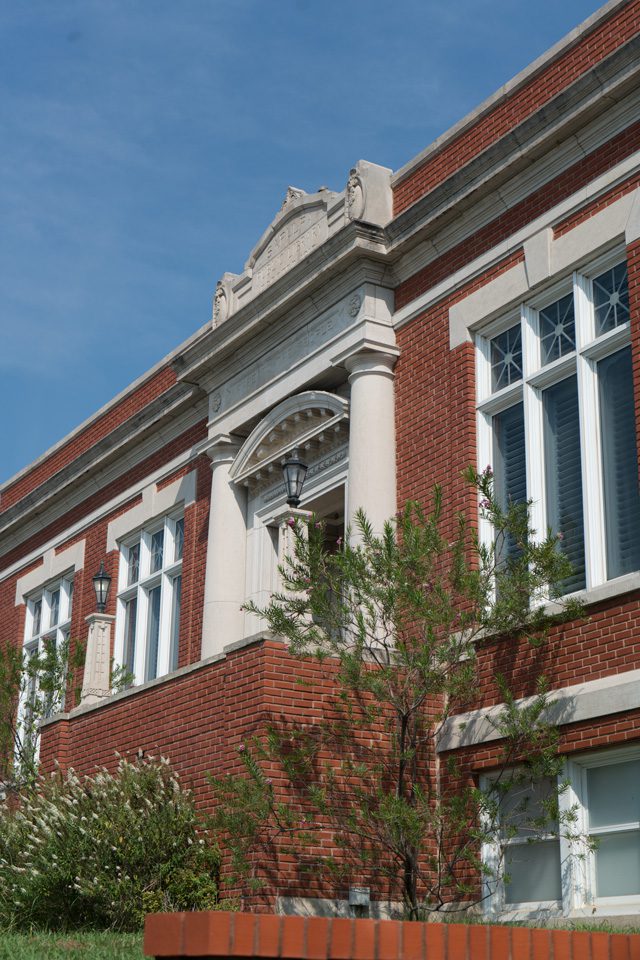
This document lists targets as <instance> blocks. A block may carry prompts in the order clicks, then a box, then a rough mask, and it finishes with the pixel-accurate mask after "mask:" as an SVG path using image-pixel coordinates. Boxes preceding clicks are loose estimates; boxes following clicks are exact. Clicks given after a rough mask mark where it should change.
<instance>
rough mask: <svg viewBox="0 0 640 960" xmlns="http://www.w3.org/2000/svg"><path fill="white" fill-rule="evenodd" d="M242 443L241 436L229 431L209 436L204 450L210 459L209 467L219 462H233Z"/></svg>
mask: <svg viewBox="0 0 640 960" xmlns="http://www.w3.org/2000/svg"><path fill="white" fill-rule="evenodd" d="M243 443H244V440H243V439H242V437H236V436H234V435H233V434H229V433H217V434H216V435H215V436H213V437H211V438H210V439H209V441H208V443H207V446H206V447H205V450H204V452H205V453H206V454H207V456H208V457H209V459H210V460H211V468H212V469H213V467H215V466H217V465H218V464H219V463H233V461H234V460H235V458H236V456H237V455H238V451H239V450H240V447H241V446H242V444H243Z"/></svg>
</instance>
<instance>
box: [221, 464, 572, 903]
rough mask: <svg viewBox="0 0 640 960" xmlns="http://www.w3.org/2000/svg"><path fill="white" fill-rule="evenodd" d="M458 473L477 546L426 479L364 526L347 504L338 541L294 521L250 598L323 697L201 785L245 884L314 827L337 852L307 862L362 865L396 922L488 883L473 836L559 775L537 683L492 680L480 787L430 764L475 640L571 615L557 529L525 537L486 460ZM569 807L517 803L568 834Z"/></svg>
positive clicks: (467, 674) (340, 871)
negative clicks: (276, 573)
mask: <svg viewBox="0 0 640 960" xmlns="http://www.w3.org/2000/svg"><path fill="white" fill-rule="evenodd" d="M467 480H468V481H469V482H470V483H471V484H472V486H473V488H474V489H475V490H477V492H478V494H479V501H480V511H481V516H482V518H483V520H486V521H487V522H488V523H489V524H490V525H491V529H492V530H493V539H492V540H491V542H489V543H487V542H484V541H483V540H481V539H480V537H479V535H478V532H477V530H476V528H475V526H474V525H473V524H469V522H468V520H467V519H466V518H465V516H464V515H463V514H460V515H458V516H457V517H456V518H455V520H454V521H453V522H452V521H451V519H450V518H449V519H448V520H447V519H446V518H445V516H444V513H443V499H442V493H441V490H440V489H439V488H436V489H435V491H434V495H433V502H432V505H431V507H430V509H429V510H428V511H425V510H423V508H422V507H421V506H420V505H419V504H417V503H409V504H407V506H406V507H405V509H404V511H403V512H402V513H401V514H400V515H399V516H398V517H397V519H396V520H395V521H394V522H389V523H387V524H386V525H385V527H384V531H383V532H382V534H381V535H379V536H378V535H376V534H375V532H374V531H373V529H372V527H371V524H370V523H369V522H368V520H367V518H366V516H365V515H364V513H362V512H361V513H359V514H358V515H357V518H356V530H355V531H353V533H354V534H355V536H352V535H351V534H349V533H348V534H347V536H346V542H345V543H344V544H342V545H341V549H339V550H338V551H335V550H331V549H328V547H327V545H326V543H325V539H324V534H323V527H322V524H321V523H318V522H315V521H313V520H311V521H310V522H309V523H303V522H300V521H295V523H294V521H292V524H294V543H295V549H294V552H293V556H291V557H289V558H288V559H287V560H286V562H285V564H284V566H283V567H282V568H281V570H280V576H281V584H282V589H281V590H280V592H278V593H277V594H275V595H274V596H273V597H272V599H271V602H270V603H269V604H268V605H267V606H265V607H258V606H256V605H255V604H250V605H248V609H249V610H251V612H253V613H256V614H259V615H260V616H261V617H262V618H263V619H264V620H265V621H266V623H267V625H268V627H269V629H270V630H271V631H273V633H274V634H275V635H276V636H278V637H281V638H283V639H284V640H285V641H286V642H287V644H288V646H289V651H290V653H291V655H292V656H293V657H296V658H303V659H304V658H312V659H313V660H315V661H317V662H319V663H322V664H324V665H325V668H324V669H325V671H332V675H333V676H334V678H335V698H334V702H333V704H332V706H331V708H330V709H328V710H327V711H326V715H325V717H324V719H323V720H322V722H320V723H315V724H313V723H309V724H304V722H303V723H296V724H281V723H280V724H275V723H274V724H272V725H270V727H269V728H268V730H267V732H266V735H265V736H264V737H262V738H257V739H255V740H253V741H252V742H250V743H247V744H243V745H242V747H241V750H240V753H241V757H242V761H243V765H244V771H243V774H242V775H240V776H227V777H222V778H217V779H213V780H212V783H213V788H214V792H215V795H216V798H217V801H218V804H217V812H216V814H215V816H214V826H215V828H216V829H217V830H218V831H219V832H220V835H221V836H222V837H223V838H224V842H225V843H226V845H227V847H228V848H229V850H230V852H231V857H232V863H233V865H234V868H235V871H236V874H237V875H239V876H244V877H247V876H248V877H249V879H250V882H251V883H252V884H254V885H256V886H257V885H258V884H259V883H260V873H261V867H260V866H259V864H264V863H265V861H266V858H267V855H268V854H270V853H274V851H275V850H276V849H278V848H279V849H280V850H281V851H282V850H287V851H293V852H295V853H296V854H297V856H298V859H299V862H302V856H303V854H302V851H303V850H304V849H305V847H306V848H308V846H309V844H310V843H313V845H314V846H316V847H317V846H319V845H320V839H319V836H318V835H319V832H320V831H323V833H324V835H325V836H326V834H327V832H328V833H329V834H330V835H331V836H332V837H333V845H334V846H335V847H337V848H338V849H339V851H340V854H339V855H338V856H325V857H317V858H314V859H313V861H311V862H310V863H308V867H309V869H310V870H313V871H314V872H317V870H318V869H319V868H320V867H324V868H326V869H327V870H329V871H330V872H333V873H334V874H336V875H339V876H341V877H342V879H343V880H344V879H345V876H349V877H352V878H353V877H357V878H362V877H363V876H365V877H366V876H371V875H373V873H374V872H375V875H376V877H377V878H378V880H379V879H380V878H381V877H384V878H386V880H387V889H388V891H389V895H390V896H391V897H392V898H393V899H396V898H397V899H401V900H402V902H403V903H404V907H405V914H406V915H407V916H409V917H411V918H417V917H421V916H424V915H425V914H426V913H427V912H429V911H433V910H440V909H443V908H444V907H445V906H447V905H451V904H453V903H461V902H464V903H466V904H470V903H471V902H474V901H476V902H477V900H478V899H479V898H480V897H481V896H482V893H481V892H480V891H479V885H478V877H479V876H480V875H484V877H485V880H486V881H487V882H488V883H489V884H490V883H491V882H492V881H493V880H494V879H495V875H496V873H497V872H499V871H500V870H501V869H502V866H501V865H500V864H494V866H493V868H490V867H489V866H488V865H487V864H485V863H482V862H481V861H480V848H481V845H482V844H483V843H484V842H488V841H490V840H493V839H495V836H496V831H497V830H498V829H500V830H501V831H502V836H503V837H506V836H509V835H510V833H513V832H514V831H516V830H518V829H521V828H522V823H523V816H524V815H526V811H527V809H528V798H529V795H530V787H531V785H532V784H534V783H541V782H542V783H544V782H551V780H552V779H553V778H555V777H556V776H557V774H558V772H559V769H560V764H561V761H560V758H559V757H558V753H557V748H556V741H557V734H556V730H555V729H554V727H553V726H551V725H550V724H548V723H546V722H545V709H546V707H547V693H546V685H545V682H544V679H543V678H540V679H539V680H538V684H537V688H536V691H535V694H534V695H533V697H532V699H530V701H528V702H527V703H526V704H525V705H519V704H518V703H516V700H515V699H514V697H513V696H511V695H510V693H509V691H508V690H507V688H506V685H504V684H503V694H504V702H505V706H504V708H503V709H502V711H501V714H500V716H499V718H498V719H497V720H496V721H495V722H496V725H497V727H498V732H499V735H500V738H501V743H502V759H501V764H500V769H499V770H498V771H496V775H495V776H494V777H493V779H492V780H491V782H490V784H489V785H488V787H486V788H485V789H484V790H480V789H479V788H478V787H477V786H476V785H474V784H470V783H469V782H468V780H466V779H465V778H464V777H463V776H461V771H459V770H458V769H457V768H456V765H455V763H449V764H448V767H447V770H446V771H443V770H441V769H440V762H439V760H438V755H437V751H436V745H437V742H438V739H439V737H440V736H441V733H442V730H443V726H444V725H445V724H446V723H447V721H448V720H449V719H450V718H451V717H452V716H453V715H454V714H455V713H459V712H461V710H463V709H464V708H465V706H468V705H471V704H473V703H474V701H475V695H476V692H477V684H478V662H479V657H480V656H481V649H482V644H483V641H484V640H485V639H486V638H487V637H495V636H496V635H501V636H504V637H505V642H510V641H511V642H516V641H517V642H521V641H522V640H523V639H525V638H526V640H528V641H529V642H530V643H531V644H535V645H539V644H542V643H543V642H544V640H545V637H546V635H547V632H548V630H549V628H550V627H551V626H552V625H554V624H556V623H558V622H561V621H566V620H570V619H573V618H575V617H577V616H580V615H581V613H582V610H581V607H580V604H579V603H578V602H577V601H575V600H574V599H571V598H563V597H562V592H563V583H564V582H565V581H566V579H567V577H568V576H569V574H570V564H569V562H568V560H567V558H566V557H565V556H564V555H563V553H562V544H561V542H559V539H558V538H556V537H552V536H550V535H548V536H547V537H546V538H544V539H541V538H539V537H537V536H536V534H535V531H533V530H532V529H531V527H530V523H529V510H528V505H527V504H509V505H508V506H507V507H503V506H502V505H501V504H499V503H498V502H497V500H496V498H495V496H494V493H493V482H492V481H493V478H492V474H491V470H490V469H487V470H486V471H485V472H484V473H481V474H479V473H476V472H475V471H472V470H470V471H469V472H468V475H467ZM272 779H273V780H275V781H277V786H276V785H274V783H273V782H272ZM572 819H573V817H572V814H571V812H569V813H568V814H565V815H564V817H560V818H559V817H558V804H557V795H556V792H555V790H553V791H550V792H549V794H548V796H545V797H544V798H542V801H541V802H540V803H538V804H537V805H536V807H535V810H532V811H531V813H530V815H529V826H528V835H529V837H530V838H531V839H535V835H536V831H537V832H539V831H540V830H542V829H543V828H544V829H545V830H546V831H549V830H550V829H556V830H563V831H566V832H567V833H569V834H570V833H571V832H572V830H573V824H572V822H571V821H572ZM558 821H560V822H558ZM554 822H555V823H556V826H555V827H552V824H553V823H554ZM498 824H500V826H498ZM258 853H259V855H258ZM262 872H263V871H262Z"/></svg>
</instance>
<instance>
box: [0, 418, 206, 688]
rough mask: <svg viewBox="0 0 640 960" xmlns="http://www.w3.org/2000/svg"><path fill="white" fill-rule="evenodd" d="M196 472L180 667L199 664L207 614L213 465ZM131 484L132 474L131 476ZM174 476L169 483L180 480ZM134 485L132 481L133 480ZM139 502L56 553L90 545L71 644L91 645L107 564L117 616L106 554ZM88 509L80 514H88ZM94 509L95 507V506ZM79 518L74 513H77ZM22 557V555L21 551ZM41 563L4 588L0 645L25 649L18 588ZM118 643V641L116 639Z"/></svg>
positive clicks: (197, 464) (114, 572) (114, 570)
mask: <svg viewBox="0 0 640 960" xmlns="http://www.w3.org/2000/svg"><path fill="white" fill-rule="evenodd" d="M202 430H203V427H202V425H199V427H198V428H197V431H198V434H199V433H201V432H202ZM185 439H186V440H187V441H188V445H190V444H191V442H192V439H193V438H192V437H191V436H188V437H186V438H185ZM163 456H166V458H167V459H171V458H172V457H173V456H175V451H174V450H173V449H167V450H166V451H165V452H164V453H163V451H159V452H158V454H157V455H156V456H155V457H154V459H153V463H154V464H156V465H157V463H159V462H160V461H161V459H162V457H163ZM192 470H196V471H197V478H196V499H195V502H194V503H192V504H190V505H189V506H187V507H186V508H185V539H184V554H183V560H182V570H183V592H182V616H181V620H180V638H179V664H180V666H184V665H185V664H188V663H192V662H194V661H197V660H199V659H200V641H201V635H202V608H203V594H204V569H205V562H206V548H207V527H208V518H209V498H210V493H211V469H210V460H209V458H208V457H207V456H200V457H198V458H197V459H196V460H195V461H192V462H190V463H189V464H188V465H186V466H185V467H184V468H183V470H182V471H180V472H181V473H186V472H189V471H192ZM128 476H129V478H130V479H131V478H132V474H129V475H128ZM176 478H177V476H176V475H175V474H174V475H172V477H171V478H170V479H176ZM131 482H133V480H132V479H131ZM116 488H117V485H116V484H113V485H112V486H110V487H109V488H107V489H106V490H105V491H104V499H106V500H108V499H110V498H111V496H113V495H114V493H115V489H116ZM139 500H140V497H139V496H138V497H134V498H132V499H131V500H129V501H127V502H126V503H124V504H122V505H121V506H120V507H118V508H117V509H116V510H113V511H111V512H110V513H108V514H106V515H105V516H103V517H102V518H101V519H100V520H99V521H97V522H95V523H92V524H90V525H89V526H87V527H85V528H84V529H83V530H82V531H81V532H80V533H78V534H77V535H76V536H75V537H74V538H72V539H69V540H67V541H65V542H64V543H62V544H61V545H60V546H59V547H58V548H57V551H56V552H57V553H59V552H61V551H63V550H65V549H66V548H67V547H68V546H70V545H71V544H72V543H75V542H77V541H78V540H84V541H85V556H84V567H83V569H82V570H79V571H77V572H76V574H75V576H74V597H73V611H72V620H71V637H72V639H81V640H84V639H86V635H87V625H86V622H85V617H87V616H88V615H89V614H90V613H94V612H95V593H94V590H93V584H92V582H91V578H92V577H93V575H94V573H96V571H97V570H98V568H99V567H100V563H101V561H103V560H104V561H105V567H106V569H107V571H108V573H109V574H110V575H111V577H112V578H113V579H112V586H111V591H110V594H109V601H108V606H107V613H110V614H115V610H116V589H117V587H116V585H117V581H118V552H117V550H113V551H111V553H109V554H107V552H106V549H107V528H108V526H109V523H111V521H112V520H114V519H115V518H116V517H118V516H120V515H121V514H122V513H124V512H126V511H127V510H129V509H131V507H132V506H134V505H135V504H136V503H137V502H139ZM88 506H89V505H87V504H85V505H83V508H80V510H79V512H80V514H81V512H82V509H84V511H85V512H87V509H88ZM90 506H91V508H92V509H93V508H94V506H95V502H93V503H92V504H91V505H90ZM74 515H75V511H74ZM16 553H18V551H16ZM41 563H42V561H41V560H40V561H38V562H36V563H33V564H31V565H30V566H29V567H25V568H22V569H20V570H19V571H18V572H17V573H15V574H13V575H12V576H11V577H8V578H6V579H5V580H3V581H1V582H0V618H1V619H2V623H3V624H4V633H3V636H2V637H1V638H0V643H13V644H14V645H16V646H20V645H21V644H22V642H23V639H24V620H25V606H24V604H20V605H19V606H17V607H16V606H15V593H16V582H17V580H18V579H20V578H21V577H22V576H24V575H25V573H26V572H28V571H29V570H31V569H37V567H38V566H40V565H41ZM112 640H113V637H112ZM81 683H82V676H81V671H79V672H78V675H77V676H76V678H75V683H72V684H71V687H70V690H69V692H68V697H69V699H68V704H69V705H71V704H72V703H73V690H74V688H75V686H78V685H81Z"/></svg>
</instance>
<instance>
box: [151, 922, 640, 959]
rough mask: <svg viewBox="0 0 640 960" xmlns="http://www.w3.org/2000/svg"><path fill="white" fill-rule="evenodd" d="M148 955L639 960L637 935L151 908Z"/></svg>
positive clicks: (639, 941) (175, 956)
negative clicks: (171, 910) (163, 910)
mask: <svg viewBox="0 0 640 960" xmlns="http://www.w3.org/2000/svg"><path fill="white" fill-rule="evenodd" d="M144 952H145V954H146V955H147V956H149V957H174V958H177V957H229V958H231V957H235V958H246V960H249V958H251V957H256V958H257V957H264V958H282V960H640V934H624V933H614V934H608V933H586V932H583V931H580V932H577V931H570V930H538V929H533V928H528V927H501V926H485V925H477V926H474V925H463V924H441V923H412V922H401V921H397V920H348V919H338V918H336V919H329V918H326V917H276V916H266V915H256V914H251V913H221V912H220V913H157V914H152V915H151V916H149V917H147V921H146V924H145V933H144Z"/></svg>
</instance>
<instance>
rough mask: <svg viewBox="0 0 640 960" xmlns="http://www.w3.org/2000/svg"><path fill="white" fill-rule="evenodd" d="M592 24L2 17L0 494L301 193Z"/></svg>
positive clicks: (173, 334) (523, 16)
mask: <svg viewBox="0 0 640 960" xmlns="http://www.w3.org/2000/svg"><path fill="white" fill-rule="evenodd" d="M595 9H596V5H595V3H594V0H563V2H562V3H558V0H533V2H532V0H450V2H448V3H446V2H444V3H443V2H437V3H435V2H431V0H395V2H394V3H390V2H389V0H358V2H356V0H324V2H320V0H28V2H20V0H4V2H0V132H1V137H2V148H1V149H0V482H2V481H3V480H5V479H7V478H8V477H10V476H11V475H13V474H14V473H16V472H17V471H18V470H20V469H21V468H22V467H23V466H25V465H26V464H27V463H29V462H30V461H31V460H33V459H35V458H36V457H37V456H39V455H40V454H41V453H43V452H44V451H45V449H46V448H47V447H49V446H51V445H52V444H53V443H55V442H56V441H58V440H59V439H60V438H61V437H63V436H64V435H65V434H66V433H67V432H68V431H70V430H72V429H73V428H74V427H75V426H77V425H78V424H79V423H80V422H81V421H83V420H84V419H85V418H86V417H88V416H90V414H91V413H93V412H94V411H95V410H96V409H98V408H99V407H100V406H101V405H102V404H104V403H106V402H107V401H108V400H109V399H110V398H111V397H112V396H114V395H115V394H116V393H118V392H119V391H120V390H122V389H123V388H124V387H125V386H126V385H127V384H128V383H130V382H131V381H132V380H133V379H135V378H136V377H138V376H139V375H140V374H142V373H143V372H144V371H145V370H146V369H148V368H149V367H150V366H152V365H153V364H154V363H156V362H157V361H158V360H159V359H161V358H162V357H163V356H164V355H165V354H167V353H168V352H169V351H170V350H172V349H173V348H174V347H175V346H177V345H178V344H179V343H180V342H181V341H182V340H184V339H186V338H187V337H188V336H189V335H190V334H191V333H193V332H194V331H195V330H196V329H198V327H200V326H201V325H202V324H203V323H205V322H206V321H207V320H208V319H209V317H210V315H211V297H212V294H213V291H214V287H215V283H216V280H217V279H218V278H219V277H220V276H221V274H222V273H223V272H224V271H225V270H229V271H232V272H239V271H240V270H241V269H242V267H243V264H244V261H245V259H246V257H247V256H248V254H249V252H250V250H251V248H252V247H253V245H254V244H255V242H256V241H257V240H258V238H259V237H260V236H261V234H262V232H263V231H264V229H265V228H266V226H267V225H268V224H269V222H270V221H271V219H272V218H273V216H274V214H275V213H276V211H277V210H278V208H279V206H280V204H281V202H282V199H283V196H284V193H285V191H286V187H287V185H288V184H292V185H294V186H297V187H302V188H303V189H305V190H309V191H313V190H316V189H317V188H318V187H319V186H320V185H322V184H326V185H327V186H329V187H330V188H332V189H336V190H340V189H342V188H343V186H344V184H345V182H346V178H347V175H348V171H349V168H350V167H351V166H352V165H353V163H354V162H355V161H356V160H358V159H360V158H363V159H367V160H371V161H374V162H376V163H381V164H383V165H385V166H389V167H392V168H394V169H397V168H398V167H400V166H402V165H403V164H404V163H405V162H407V161H408V160H409V159H411V157H412V156H413V155H414V154H416V153H418V152H419V151H420V150H422V149H423V148H424V147H426V146H427V145H428V144H429V143H430V142H431V141H432V140H433V139H434V138H435V137H437V136H438V135H439V134H441V133H442V132H443V131H445V130H446V129H447V128H448V127H449V126H451V125H452V124H453V123H455V122H456V121H457V120H459V119H460V118H461V117H462V116H464V114H466V113H468V112H469V111H470V110H472V109H473V108H474V107H475V106H477V104H479V103H480V102H481V101H482V100H483V99H484V98H485V97H486V96H488V95H489V94H491V93H492V92H493V91H494V90H495V89H497V88H498V87H499V86H501V85H502V84H503V83H504V82H505V81H506V80H508V79H510V78H511V77H512V76H513V75H514V74H516V73H517V72H518V71H519V70H521V69H522V68H523V67H525V66H526V65H527V64H528V63H529V62H531V61H532V60H533V59H535V57H537V56H538V55H539V54H541V53H543V52H544V51H545V50H546V49H547V48H548V47H549V46H551V45H552V44H553V43H555V42H556V41H557V40H559V39H560V38H561V37H562V36H564V34H565V33H567V32H568V31H569V30H571V29H572V28H573V27H574V26H576V25H577V24H578V23H580V22H581V21H582V20H584V19H585V18H586V17H587V16H589V15H590V14H591V13H593V11H594V10H595Z"/></svg>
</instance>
